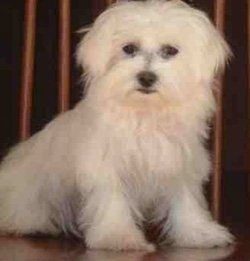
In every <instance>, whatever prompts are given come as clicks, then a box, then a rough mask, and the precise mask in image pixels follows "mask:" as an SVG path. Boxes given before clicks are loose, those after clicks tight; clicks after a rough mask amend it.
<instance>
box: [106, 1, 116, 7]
mask: <svg viewBox="0 0 250 261" xmlns="http://www.w3.org/2000/svg"><path fill="white" fill-rule="evenodd" d="M114 2H116V1H115V0H106V5H107V6H109V5H111V4H113V3H114Z"/></svg>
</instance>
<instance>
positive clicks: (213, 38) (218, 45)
mask: <svg viewBox="0 0 250 261" xmlns="http://www.w3.org/2000/svg"><path fill="white" fill-rule="evenodd" d="M204 55H205V59H204V62H205V64H206V66H207V68H208V71H211V73H212V74H213V76H214V77H215V76H217V75H218V74H221V73H223V71H224V69H225V66H226V64H227V63H228V62H229V60H230V59H231V57H232V56H233V54H232V52H231V49H230V47H229V45H228V44H227V42H226V41H225V39H224V37H223V36H222V34H221V33H220V32H219V31H218V30H217V29H216V28H215V27H214V26H213V28H212V30H211V31H210V37H208V42H207V48H206V54H205V53H204Z"/></svg>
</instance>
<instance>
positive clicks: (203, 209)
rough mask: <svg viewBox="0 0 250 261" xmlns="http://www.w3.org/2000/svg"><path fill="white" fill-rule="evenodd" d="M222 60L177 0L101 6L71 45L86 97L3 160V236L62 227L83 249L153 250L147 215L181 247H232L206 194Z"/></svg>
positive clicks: (201, 25)
mask: <svg viewBox="0 0 250 261" xmlns="http://www.w3.org/2000/svg"><path fill="white" fill-rule="evenodd" d="M229 55H230V49H229V47H228V45H227V44H226V42H225V41H224V40H223V38H222V37H221V35H220V34H219V32H218V31H217V30H216V29H215V27H214V26H213V25H212V23H211V22H210V21H209V19H208V18H207V16H206V15H205V14H204V13H202V12H201V11H198V10H196V9H194V8H191V7H189V6H188V5H187V4H185V3H183V2H181V1H178V0H176V1H175V0H173V1H162V0H155V1H153V0H152V1H150V0H149V1H146V2H130V1H128V2H127V1H125V2H121V3H117V4H115V5H113V6H112V7H111V8H109V9H108V10H106V11H105V12H104V13H103V14H101V15H100V17H99V18H98V19H97V20H96V22H95V23H94V25H93V28H92V29H91V30H90V31H89V32H88V33H87V34H86V36H85V37H84V38H83V40H82V42H81V43H80V44H79V47H78V50H77V60H78V63H79V64H80V65H82V66H83V68H84V70H85V76H86V79H87V85H88V93H87V96H86V98H85V99H83V100H82V101H81V102H79V104H78V105H77V106H76V107H75V108H74V109H73V110H71V111H69V112H67V113H64V114H63V115H60V116H59V117H57V118H56V119H55V120H53V121H52V122H51V123H50V124H48V125H47V126H46V127H45V128H44V129H43V130H42V131H40V132H39V133H37V134H36V135H34V136H33V137H31V138H30V139H28V140H27V141H25V142H23V143H21V144H20V145H18V146H17V147H16V148H14V149H13V150H12V151H11V152H10V153H9V155H7V157H6V158H5V160H4V161H3V163H2V165H1V170H0V230H1V232H2V233H11V234H12V233H14V234H21V235H22V234H30V233H37V232H38V233H39V232H41V233H48V234H52V235H56V234H59V233H61V232H65V233H67V232H69V233H75V234H77V235H79V236H83V235H84V237H85V240H86V244H87V246H88V247H89V248H98V249H99V248H100V249H114V250H126V249H135V250H149V251H150V250H153V249H154V245H153V244H150V243H149V242H147V240H146V239H145V237H144V234H143V231H142V224H143V223H144V221H145V220H147V221H148V222H154V223H160V224H162V230H161V231H162V233H161V235H160V239H161V240H162V241H163V242H169V240H171V241H172V243H173V244H175V245H177V246H183V247H206V248H207V247H214V246H224V245H226V244H229V243H231V242H232V241H233V237H232V236H231V234H230V233H229V232H228V231H227V229H226V228H224V227H222V226H220V225H219V224H217V223H216V222H215V221H214V220H213V219H212V217H211V215H210V213H209V211H208V207H207V204H206V201H205V198H204V196H203V193H202V186H203V184H204V182H206V181H207V180H208V175H209V172H210V160H209V155H208V152H207V150H206V149H205V146H204V142H205V140H206V138H207V133H208V129H209V128H208V120H210V119H211V116H212V115H213V112H214V110H215V101H214V97H213V86H214V78H215V75H216V74H217V73H218V71H221V69H223V67H224V65H225V63H226V61H227V59H228V57H229Z"/></svg>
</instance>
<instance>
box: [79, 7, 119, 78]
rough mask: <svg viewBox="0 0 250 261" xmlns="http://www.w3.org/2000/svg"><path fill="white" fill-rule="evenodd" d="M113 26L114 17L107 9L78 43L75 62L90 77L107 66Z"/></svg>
mask: <svg viewBox="0 0 250 261" xmlns="http://www.w3.org/2000/svg"><path fill="white" fill-rule="evenodd" d="M111 9H112V8H111ZM114 26H115V19H114V17H112V14H110V12H109V9H108V10H107V11H105V12H104V13H102V14H101V15H100V16H99V17H98V18H97V20H96V21H95V23H94V24H93V26H92V28H90V30H89V31H88V32H87V33H86V34H85V35H84V36H83V39H82V40H81V42H80V43H79V44H78V47H77V51H76V59H77V63H78V65H80V66H82V68H83V69H84V72H85V73H86V74H87V75H88V76H89V77H90V78H96V77H98V76H100V75H102V74H103V73H104V72H105V69H106V68H107V64H108V62H109V59H110V56H111V51H112V38H113V37H112V35H113V31H114V29H113V28H114ZM80 32H81V30H80Z"/></svg>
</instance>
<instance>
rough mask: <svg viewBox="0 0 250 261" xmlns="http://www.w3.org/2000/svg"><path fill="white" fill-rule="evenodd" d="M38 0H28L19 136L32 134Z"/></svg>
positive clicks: (24, 137) (26, 6) (26, 3)
mask: <svg viewBox="0 0 250 261" xmlns="http://www.w3.org/2000/svg"><path fill="white" fill-rule="evenodd" d="M36 9H37V0H26V2H25V18H24V43H23V63H22V70H23V71H22V83H21V93H20V121H19V138H20V140H24V139H26V138H28V137H29V135H30V121H31V109H32V91H33V84H34V60H35V33H36Z"/></svg>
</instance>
